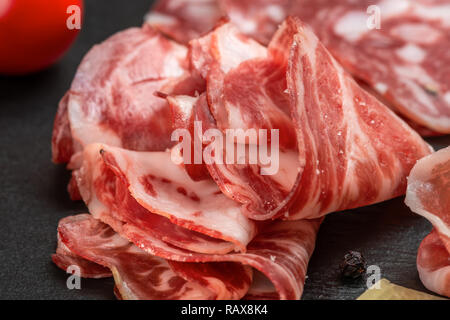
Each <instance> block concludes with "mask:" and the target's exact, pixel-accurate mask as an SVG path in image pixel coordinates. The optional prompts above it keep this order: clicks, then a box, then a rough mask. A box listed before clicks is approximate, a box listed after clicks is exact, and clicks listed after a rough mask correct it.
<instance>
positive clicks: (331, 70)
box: [278, 18, 431, 219]
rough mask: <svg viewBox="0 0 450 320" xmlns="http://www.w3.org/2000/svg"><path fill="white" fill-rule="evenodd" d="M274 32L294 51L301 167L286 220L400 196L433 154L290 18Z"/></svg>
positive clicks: (291, 82)
mask: <svg viewBox="0 0 450 320" xmlns="http://www.w3.org/2000/svg"><path fill="white" fill-rule="evenodd" d="M278 32H282V33H286V34H289V33H290V34H291V39H292V43H293V44H292V49H291V57H290V59H289V68H288V76H287V83H288V90H289V94H290V97H291V107H292V113H293V118H294V122H295V126H296V128H297V142H298V149H299V161H300V163H301V164H302V167H301V171H300V172H299V175H298V177H297V183H296V187H295V188H294V189H293V192H292V193H291V195H290V200H293V204H292V207H291V209H290V211H289V215H288V218H289V219H301V218H313V217H319V216H322V215H325V214H326V213H329V212H333V211H338V210H343V209H349V208H355V207H359V206H365V205H369V204H372V203H376V202H379V201H384V200H387V199H390V198H393V197H396V196H399V195H401V194H403V193H404V192H405V190H406V176H407V175H408V174H409V171H410V170H411V168H412V167H413V166H414V164H415V162H416V161H417V160H418V159H420V158H422V157H423V156H425V155H427V154H429V153H430V151H431V148H430V147H429V146H428V145H427V144H426V143H425V142H424V141H423V140H422V139H421V137H420V136H419V135H418V134H417V133H416V132H415V131H413V130H412V129H411V128H410V127H409V126H408V125H407V124H406V123H405V122H403V121H402V120H401V119H400V118H398V117H397V116H396V115H395V114H394V113H393V112H392V111H391V110H389V109H388V108H387V107H386V106H384V105H383V104H382V103H381V102H379V101H378V100H377V99H375V98H374V97H373V96H371V95H369V94H368V93H367V92H366V91H364V90H362V89H361V88H360V87H359V86H358V85H357V84H356V82H355V81H354V80H353V78H351V77H350V75H349V74H347V73H346V72H345V71H344V70H343V69H342V68H341V67H340V65H339V64H338V63H337V62H336V61H335V60H334V58H333V57H332V56H331V54H330V53H329V52H328V51H327V50H326V49H325V47H324V46H323V45H322V44H321V43H320V42H319V40H318V39H317V37H316V36H315V35H314V33H313V32H312V30H311V29H310V28H309V27H307V26H306V25H305V24H303V23H302V22H301V21H300V20H298V19H296V18H288V19H287V20H286V21H285V22H284V23H283V25H282V27H281V28H280V29H279V31H278ZM287 43H288V42H287ZM290 200H289V201H290Z"/></svg>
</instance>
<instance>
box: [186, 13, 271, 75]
mask: <svg viewBox="0 0 450 320" xmlns="http://www.w3.org/2000/svg"><path fill="white" fill-rule="evenodd" d="M189 51H190V52H189V58H190V63H191V65H192V68H193V70H195V71H197V72H198V73H199V74H200V75H202V76H203V77H204V78H207V76H208V73H209V71H210V69H211V67H212V66H214V65H218V67H219V69H220V70H221V71H222V72H224V73H227V72H228V71H230V70H232V69H233V68H235V67H237V66H238V65H239V64H240V63H241V62H243V61H245V60H249V59H253V58H264V57H266V56H267V49H266V47H264V46H262V45H261V44H259V43H258V42H256V41H254V40H253V39H251V38H249V37H247V36H245V35H244V34H243V33H242V32H240V31H239V29H238V28H237V27H236V26H234V25H233V24H232V23H229V22H228V21H226V20H221V21H219V22H218V24H217V25H216V27H215V28H214V30H212V31H211V32H209V33H207V34H206V35H204V36H203V37H201V38H197V39H193V40H192V41H190V42H189Z"/></svg>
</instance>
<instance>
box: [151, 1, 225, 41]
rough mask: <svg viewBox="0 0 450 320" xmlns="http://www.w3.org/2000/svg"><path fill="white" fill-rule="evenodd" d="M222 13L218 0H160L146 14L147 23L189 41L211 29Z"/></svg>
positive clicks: (175, 37) (176, 38) (173, 37)
mask: <svg viewBox="0 0 450 320" xmlns="http://www.w3.org/2000/svg"><path fill="white" fill-rule="evenodd" d="M221 15H222V12H221V10H220V8H219V4H218V3H217V0H175V1H174V0H158V1H157V2H156V4H155V5H154V6H153V7H152V9H151V10H150V12H149V13H148V14H147V15H146V16H145V23H146V24H149V25H151V26H153V27H155V28H157V29H158V30H160V31H161V32H163V33H164V34H166V35H168V36H169V37H171V38H172V39H175V40H176V41H178V42H180V43H188V42H189V41H190V40H191V39H194V38H198V37H199V36H201V35H202V34H204V33H206V32H207V31H209V30H211V29H212V28H213V27H214V25H215V24H216V22H217V21H218V20H219V19H220V17H221Z"/></svg>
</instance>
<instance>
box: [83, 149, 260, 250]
mask: <svg viewBox="0 0 450 320" xmlns="http://www.w3.org/2000/svg"><path fill="white" fill-rule="evenodd" d="M83 156H84V162H83V166H82V167H81V168H80V169H79V170H78V171H77V172H76V174H75V176H76V180H77V182H78V187H79V190H80V193H81V196H82V198H83V200H84V201H85V202H86V204H87V205H88V208H89V211H90V212H91V213H92V214H93V215H94V216H95V217H97V218H98V219H101V220H102V221H104V222H107V223H110V222H109V221H110V219H116V220H119V221H121V223H127V224H130V225H134V226H137V227H139V228H141V229H143V230H146V232H148V233H152V234H153V235H154V236H155V237H157V238H159V239H161V240H163V241H165V242H168V243H171V244H172V245H176V246H178V247H182V248H186V249H189V250H192V251H197V252H203V253H226V252H229V251H232V250H238V251H245V247H246V245H247V244H248V243H249V242H250V241H251V239H252V238H253V237H254V235H255V234H256V225H255V223H254V222H252V221H251V220H249V219H248V218H246V217H245V216H244V215H243V214H242V212H241V210H240V206H239V205H238V204H237V203H235V202H234V201H232V200H230V199H228V198H227V197H225V196H224V195H223V194H222V193H221V192H220V190H219V189H218V187H217V185H216V184H215V183H214V182H213V181H212V180H204V181H198V182H195V181H193V180H192V179H191V178H190V177H189V176H188V174H187V173H186V172H185V171H184V170H183V168H181V167H179V166H177V165H175V164H174V163H173V162H172V160H171V156H170V153H169V152H135V151H129V150H125V149H120V148H116V147H110V146H107V145H102V144H92V145H89V146H87V147H86V149H85V151H84V155H83ZM110 224H111V223H110ZM120 227H122V226H120ZM113 228H115V230H117V229H118V226H117V223H114V226H113Z"/></svg>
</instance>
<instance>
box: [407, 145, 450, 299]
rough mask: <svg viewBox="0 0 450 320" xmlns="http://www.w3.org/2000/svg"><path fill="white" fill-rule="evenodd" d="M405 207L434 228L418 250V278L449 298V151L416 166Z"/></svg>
mask: <svg viewBox="0 0 450 320" xmlns="http://www.w3.org/2000/svg"><path fill="white" fill-rule="evenodd" d="M405 203H406V205H407V206H408V207H410V208H411V210H412V211H414V212H415V213H417V214H420V215H421V216H423V217H425V218H426V219H428V220H429V221H430V222H431V223H432V224H433V227H434V230H433V231H432V232H431V234H430V235H429V236H428V237H426V238H425V239H424V240H423V242H422V244H421V246H420V248H419V253H418V256H417V267H418V270H419V275H420V278H421V280H422V282H423V283H424V285H425V286H426V287H427V288H428V289H430V290H432V291H434V292H437V293H439V294H442V295H446V296H450V260H449V257H450V254H449V253H450V147H447V148H445V149H442V150H439V151H437V152H436V153H433V154H431V155H429V156H427V157H425V158H423V159H421V160H419V161H418V162H417V164H416V165H415V166H414V168H413V169H412V170H411V174H410V176H409V177H408V189H407V193H406V199H405Z"/></svg>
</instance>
